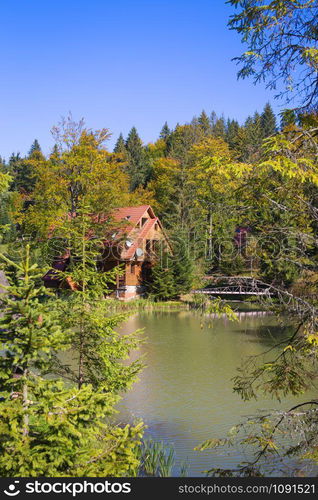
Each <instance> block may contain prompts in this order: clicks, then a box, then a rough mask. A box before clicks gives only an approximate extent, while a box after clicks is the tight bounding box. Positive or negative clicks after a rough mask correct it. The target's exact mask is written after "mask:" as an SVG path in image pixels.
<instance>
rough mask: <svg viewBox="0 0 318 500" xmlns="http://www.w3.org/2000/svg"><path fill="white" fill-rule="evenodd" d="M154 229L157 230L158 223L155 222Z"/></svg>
mask: <svg viewBox="0 0 318 500" xmlns="http://www.w3.org/2000/svg"><path fill="white" fill-rule="evenodd" d="M155 231H158V224H157V222H156V224H155Z"/></svg>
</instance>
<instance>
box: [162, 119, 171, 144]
mask: <svg viewBox="0 0 318 500" xmlns="http://www.w3.org/2000/svg"><path fill="white" fill-rule="evenodd" d="M170 134H171V130H170V128H169V126H168V123H167V122H165V123H164V125H163V127H162V129H161V131H160V134H159V138H160V139H163V140H164V141H166V140H167V139H168V137H169V135H170Z"/></svg>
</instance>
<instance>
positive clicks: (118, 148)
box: [114, 133, 127, 154]
mask: <svg viewBox="0 0 318 500" xmlns="http://www.w3.org/2000/svg"><path fill="white" fill-rule="evenodd" d="M114 153H118V154H126V153H127V149H126V145H125V140H124V137H123V134H122V133H120V134H119V137H118V139H117V141H116V144H115V147H114Z"/></svg>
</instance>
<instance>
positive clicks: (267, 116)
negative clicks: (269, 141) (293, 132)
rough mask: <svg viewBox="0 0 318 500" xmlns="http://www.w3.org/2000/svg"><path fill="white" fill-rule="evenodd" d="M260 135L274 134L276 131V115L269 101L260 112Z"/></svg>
mask: <svg viewBox="0 0 318 500" xmlns="http://www.w3.org/2000/svg"><path fill="white" fill-rule="evenodd" d="M261 128H262V136H263V137H264V138H266V137H269V136H270V135H274V134H275V133H276V132H277V126H276V116H275V113H274V111H273V109H272V107H271V105H270V104H269V103H267V104H265V107H264V110H263V113H262V114H261Z"/></svg>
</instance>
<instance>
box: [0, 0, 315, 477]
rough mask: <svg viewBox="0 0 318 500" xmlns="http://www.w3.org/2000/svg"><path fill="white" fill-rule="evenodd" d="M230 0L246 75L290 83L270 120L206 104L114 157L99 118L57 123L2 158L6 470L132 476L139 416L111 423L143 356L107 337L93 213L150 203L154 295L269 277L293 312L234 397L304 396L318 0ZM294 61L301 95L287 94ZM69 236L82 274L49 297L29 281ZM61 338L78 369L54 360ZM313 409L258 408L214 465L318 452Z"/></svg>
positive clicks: (128, 340)
mask: <svg viewBox="0 0 318 500" xmlns="http://www.w3.org/2000/svg"><path fill="white" fill-rule="evenodd" d="M231 3H232V4H233V5H234V6H236V7H237V8H238V11H237V14H236V15H234V16H233V17H232V19H231V20H230V24H229V25H230V28H232V29H235V30H236V31H238V32H239V33H240V34H241V35H242V37H243V41H244V42H245V43H247V44H248V49H249V50H248V51H246V52H245V53H244V54H243V55H242V56H241V57H240V58H239V62H240V64H241V70H240V76H242V77H248V76H252V77H254V78H255V79H256V81H257V80H258V81H259V80H260V79H265V80H266V79H267V80H268V82H269V83H268V85H269V86H271V88H274V87H275V83H276V82H277V80H279V81H282V82H283V83H284V84H285V83H286V89H287V90H286V93H287V94H286V95H285V93H284V92H283V98H284V99H285V102H286V106H287V105H288V109H286V110H285V111H284V112H283V113H282V114H281V115H280V116H279V117H278V118H277V117H275V115H274V113H273V111H272V108H271V106H270V104H267V105H266V106H265V107H264V109H263V110H259V111H258V112H255V114H254V115H253V116H251V117H248V118H247V119H246V121H245V123H244V124H240V123H238V122H237V121H236V120H235V119H225V118H224V117H220V116H216V114H215V113H213V112H212V113H211V114H208V113H206V112H205V111H202V112H201V113H200V114H199V116H198V117H194V118H193V119H192V120H191V121H190V122H189V123H187V124H180V125H179V124H178V125H177V126H176V127H174V128H172V129H170V127H169V125H168V124H167V123H165V124H164V125H163V127H162V130H161V132H160V135H159V138H158V139H157V140H156V141H154V142H153V143H151V144H147V145H144V144H143V143H142V140H141V138H140V137H139V135H138V132H137V130H136V129H135V128H132V129H131V131H130V132H129V134H128V136H127V138H124V137H123V136H122V135H120V137H119V138H118V140H117V142H116V146H115V148H114V151H113V152H111V151H109V150H108V149H107V140H108V138H109V130H108V129H103V130H99V131H93V130H90V129H87V128H86V126H85V124H84V122H83V121H80V122H75V121H74V120H73V119H72V117H71V116H69V117H67V118H66V119H65V120H63V121H62V122H61V123H60V124H58V125H57V126H55V127H53V129H52V133H53V137H54V142H55V145H54V147H53V149H52V151H51V152H50V154H49V155H48V156H45V155H44V154H43V152H42V151H41V147H40V145H39V144H38V142H37V141H34V143H33V144H32V146H31V148H30V151H29V153H28V154H27V156H26V157H20V155H19V154H13V155H12V156H11V157H10V158H9V159H6V160H2V162H1V171H0V191H1V213H0V217H1V220H0V224H1V226H0V230H1V248H2V254H1V263H2V268H3V269H4V271H5V274H6V276H7V279H8V282H9V284H8V285H7V287H6V293H5V294H2V297H1V308H2V312H3V315H2V316H1V317H0V333H1V337H2V341H3V345H4V347H5V349H4V355H3V356H2V357H1V369H0V380H1V398H2V399H1V403H0V405H1V418H0V433H1V442H0V451H1V454H0V474H1V475H11V476H19V475H21V476H28V475H33V476H45V475H47V476H58V475H61V476H63V475H65V476H88V475H92V476H94V475H95V476H105V475H114V476H116V475H117V476H125V475H126V476H128V475H136V474H142V473H144V470H142V467H143V464H144V463H145V462H144V461H143V458H142V455H141V451H140V443H141V438H142V432H143V426H142V424H141V423H139V424H136V425H135V426H126V427H119V426H115V425H114V424H113V423H112V421H111V420H110V419H109V417H110V416H111V415H112V414H113V413H114V408H115V404H116V402H117V401H118V399H119V397H120V394H121V393H122V391H125V390H128V389H129V387H130V386H131V384H132V382H133V381H134V380H135V379H136V376H137V375H138V372H139V371H140V369H141V368H142V362H141V361H140V360H137V361H135V362H132V363H130V364H129V363H126V364H122V360H123V359H127V358H128V357H129V353H130V351H131V350H132V349H135V348H136V347H138V345H139V342H140V338H139V334H138V332H136V333H134V334H132V335H128V336H124V337H123V336H119V335H118V334H117V333H116V327H117V326H118V325H119V324H120V323H121V321H122V320H123V319H124V315H123V314H121V313H114V312H112V311H111V310H109V307H108V304H109V303H110V301H107V300H105V295H106V294H107V291H108V287H109V283H111V282H112V281H113V280H114V273H100V272H98V269H99V267H98V264H99V258H100V254H101V245H102V238H103V234H104V232H105V229H106V228H105V224H100V223H99V220H100V219H99V218H98V217H94V218H92V216H91V214H95V215H97V216H98V215H103V217H104V216H105V214H110V213H111V210H112V209H113V208H114V207H118V206H127V205H138V204H151V205H152V206H153V208H154V210H155V212H156V214H157V215H158V216H159V217H160V218H161V219H162V221H163V224H164V226H165V228H166V229H167V232H168V235H169V238H170V241H171V243H172V246H173V249H174V252H173V255H172V256H164V257H165V258H163V259H160V260H158V263H157V265H156V266H155V268H154V269H153V279H152V282H151V283H149V294H150V296H152V297H153V298H155V299H156V300H158V299H160V300H165V299H175V298H179V297H182V296H183V295H184V294H186V293H188V292H189V290H191V288H192V287H194V286H196V285H197V284H198V283H200V282H201V281H200V280H201V278H202V277H203V276H204V275H205V274H206V273H209V274H210V273H215V274H227V275H231V276H241V275H244V276H245V275H246V274H249V275H252V276H255V277H257V278H258V279H259V280H261V281H262V283H266V284H270V285H271V286H272V287H273V288H274V289H275V290H276V300H275V301H274V302H270V303H269V304H266V306H267V307H269V308H271V309H272V310H275V312H276V313H277V314H280V313H283V316H282V317H283V318H286V317H288V321H290V322H291V323H292V325H293V327H294V332H293V334H292V335H291V336H289V337H288V338H286V339H284V340H283V341H280V344H279V348H280V350H281V352H280V354H279V355H278V356H276V357H275V359H273V360H272V361H271V362H266V363H264V364H262V361H261V360H260V359H258V360H255V359H253V360H248V361H247V362H246V363H244V364H243V366H242V367H241V370H240V372H239V373H238V376H237V378H236V380H235V386H234V390H235V391H237V392H238V393H239V394H240V395H241V396H242V397H243V399H249V398H252V397H256V396H257V393H258V391H264V392H265V393H269V394H271V395H272V396H273V397H274V398H275V399H279V398H280V397H282V396H284V395H285V394H287V393H289V392H290V393H292V394H294V395H296V394H297V395H299V394H303V393H304V392H305V391H306V389H307V388H308V387H311V384H312V383H313V381H315V379H316V377H317V349H318V335H317V327H318V325H317V283H318V274H317V257H318V253H317V222H318V216H317V213H318V212H317V210H318V200H317V193H318V191H317V189H318V170H317V157H318V156H317V155H318V117H317V88H318V86H317V58H318V48H317V29H316V22H315V19H317V6H316V2H315V1H314V0H309V1H307V2H297V3H295V2H287V1H281V0H273V1H272V2H271V3H270V5H269V6H267V7H266V8H265V7H264V6H259V5H258V4H259V2H255V1H254V0H248V1H244V2H243V1H239V0H232V1H231ZM261 3H263V2H261ZM269 21H271V22H269ZM300 33H301V36H300ZM264 40H266V43H265V44H264ZM295 40H297V42H298V43H297V44H295V43H294V42H295ZM264 47H265V48H264ZM286 47H287V48H286ZM286 59H287V60H286ZM291 61H293V64H291ZM299 67H300V68H301V69H304V70H305V72H303V73H302V75H303V77H302V79H301V80H299ZM295 68H296V70H295V73H296V80H295V86H294V91H295V92H296V95H297V97H298V102H299V105H297V107H296V106H292V105H291V104H290V101H289V97H288V95H289V93H290V91H291V85H290V82H291V78H292V76H295V75H294V69H295ZM297 77H298V80H297ZM17 147H18V145H17ZM70 214H71V215H72V216H71V217H70ZM74 215H76V216H74ZM103 220H105V218H104V219H103ZM109 226H110V227H111V219H110V220H109ZM240 227H244V228H246V229H247V240H246V244H245V243H244V245H241V244H238V243H237V239H236V238H235V234H236V232H237V229H238V228H240ZM90 234H94V238H88V237H87V235H90ZM66 246H67V248H68V249H69V251H70V255H71V256H73V259H71V263H70V268H69V269H68V271H67V275H68V277H69V278H71V279H72V280H73V281H75V282H76V283H77V284H78V285H79V286H78V287H77V289H76V290H75V291H74V292H72V293H69V292H68V291H67V290H64V291H61V292H60V293H59V294H56V293H55V292H54V291H53V292H52V291H51V292H50V291H49V290H47V289H45V288H44V287H43V283H42V280H41V278H42V276H43V272H44V270H47V269H48V268H49V267H50V264H51V262H52V258H53V257H54V256H56V255H58V254H59V253H60V252H61V249H62V250H63V249H65V247H66ZM219 306H220V303H219V302H218V304H217V307H219ZM277 347H278V346H277ZM70 349H71V350H72V352H73V353H76V355H75V359H76V365H75V368H74V369H71V368H70V367H69V366H67V365H64V364H63V363H62V361H61V356H60V354H61V351H65V350H70ZM48 374H49V375H50V378H48V377H47V376H48ZM317 404H318V403H317V401H316V400H315V401H306V399H304V402H303V403H302V404H300V405H298V406H297V408H294V409H288V408H287V409H286V414H284V413H283V412H280V413H279V414H278V415H276V416H275V414H274V415H273V416H272V418H271V417H269V416H268V415H267V416H261V417H257V418H253V419H252V420H251V421H250V422H248V425H249V426H250V427H251V428H252V430H249V432H248V439H249V441H248V443H249V444H251V445H253V446H255V447H256V452H255V460H253V461H252V462H251V463H249V464H244V465H243V466H239V467H238V468H237V469H235V470H230V471H224V470H214V471H212V472H213V473H214V474H221V475H223V474H227V473H228V474H241V475H249V474H252V475H253V474H262V469H261V463H262V460H264V459H266V457H267V458H269V460H270V459H271V457H272V456H273V454H275V457H276V456H277V454H278V453H280V452H281V453H282V454H284V453H285V454H286V453H287V455H289V456H290V455H297V457H300V458H301V457H305V458H309V459H311V460H316V461H317V460H318V457H317V409H316V408H317ZM300 407H301V415H300V414H299V412H297V409H298V408H300ZM246 425H247V424H245V427H243V431H244V429H246ZM241 430H242V427H239V426H238V427H237V429H234V431H233V430H232V433H231V435H230V437H229V438H228V439H222V440H210V441H207V442H206V443H205V444H204V445H203V446H202V448H203V449H205V448H207V447H214V446H218V445H226V444H230V445H232V444H233V441H234V440H237V439H238V440H239V441H240V442H241V444H243V445H244V444H246V443H247V441H246V439H247V438H246V433H245V434H243V437H240V432H241ZM291 430H294V431H295V430H296V431H297V432H299V436H300V437H299V441H298V444H297V446H296V447H293V448H290V449H288V450H287V451H286V450H282V451H281V450H280V449H279V446H278V445H277V444H275V438H276V435H277V433H279V432H285V433H286V432H289V431H290V432H291Z"/></svg>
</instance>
